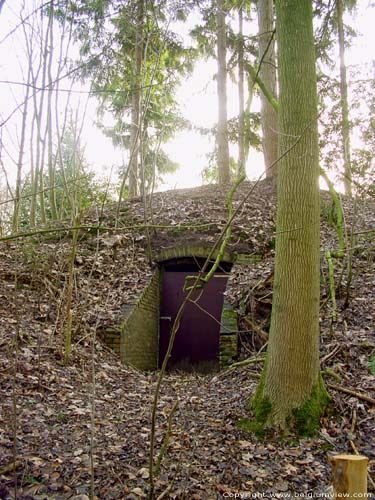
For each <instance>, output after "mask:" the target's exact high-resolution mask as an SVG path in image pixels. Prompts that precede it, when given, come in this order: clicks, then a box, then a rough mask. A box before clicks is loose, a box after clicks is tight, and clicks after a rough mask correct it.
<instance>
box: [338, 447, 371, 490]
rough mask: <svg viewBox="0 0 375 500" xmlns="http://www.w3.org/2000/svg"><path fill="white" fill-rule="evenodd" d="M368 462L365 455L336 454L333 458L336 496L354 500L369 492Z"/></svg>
mask: <svg viewBox="0 0 375 500" xmlns="http://www.w3.org/2000/svg"><path fill="white" fill-rule="evenodd" d="M367 462H368V458H367V457H365V456H363V455H347V454H340V455H334V456H333V457H332V458H331V465H332V486H333V492H334V498H342V497H343V494H344V493H345V498H346V499H349V500H354V499H357V500H358V498H360V497H361V498H363V497H364V496H365V494H366V493H367Z"/></svg>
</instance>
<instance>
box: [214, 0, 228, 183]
mask: <svg viewBox="0 0 375 500" xmlns="http://www.w3.org/2000/svg"><path fill="white" fill-rule="evenodd" d="M216 8H217V12H216V23H217V65H218V70H217V95H218V108H219V120H218V124H217V139H216V140H217V164H218V169H219V184H223V183H226V182H229V181H230V172H229V147H228V117H227V62H226V54H227V32H226V25H225V14H226V11H225V1H224V0H217V5H216Z"/></svg>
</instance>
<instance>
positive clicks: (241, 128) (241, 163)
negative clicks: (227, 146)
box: [238, 5, 246, 175]
mask: <svg viewBox="0 0 375 500" xmlns="http://www.w3.org/2000/svg"><path fill="white" fill-rule="evenodd" d="M238 35H239V36H238V103H239V110H238V175H244V174H245V173H246V167H245V94H244V57H243V51H244V47H243V7H242V5H241V6H240V7H239V11H238Z"/></svg>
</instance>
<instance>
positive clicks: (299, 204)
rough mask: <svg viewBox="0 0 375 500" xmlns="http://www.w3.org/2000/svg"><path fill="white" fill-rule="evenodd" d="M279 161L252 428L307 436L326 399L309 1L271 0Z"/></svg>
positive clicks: (316, 146) (315, 98) (316, 421)
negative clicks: (266, 331)
mask: <svg viewBox="0 0 375 500" xmlns="http://www.w3.org/2000/svg"><path fill="white" fill-rule="evenodd" d="M276 7H277V33H278V46H279V58H278V62H279V78H280V109H279V116H278V119H279V130H280V138H279V156H280V157H281V160H280V162H279V172H278V209H277V238H276V261H275V282H274V293H273V304H272V317H271V330H270V337H269V345H268V353H267V361H266V364H265V368H264V371H263V374H262V379H261V382H260V384H259V387H258V390H257V394H256V396H255V398H254V399H253V401H252V406H253V409H254V413H255V417H256V419H257V420H258V423H260V422H261V421H262V423H263V424H264V425H265V426H267V425H270V426H272V427H275V428H281V429H286V428H293V427H295V428H296V430H297V431H298V432H299V433H301V434H307V435H309V434H312V433H313V432H314V431H315V430H316V428H317V426H318V425H319V417H320V415H321V413H322V411H323V409H324V407H325V405H326V404H327V401H328V395H327V393H326V391H325V388H324V385H323V382H322V379H321V377H320V366H319V298H320V294H319V288H320V287H319V277H320V238H319V221H320V208H319V183H318V181H319V155H318V153H319V151H318V132H317V114H318V113H317V91H316V72H315V51H314V38H313V27H312V4H311V0H277V1H276Z"/></svg>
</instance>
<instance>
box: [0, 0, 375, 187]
mask: <svg viewBox="0 0 375 500" xmlns="http://www.w3.org/2000/svg"><path fill="white" fill-rule="evenodd" d="M371 3H372V2H370V0H359V9H358V14H357V15H356V17H355V20H354V21H352V24H354V25H355V27H356V28H357V30H358V32H359V35H358V37H357V38H356V40H355V44H354V46H353V47H352V48H351V49H350V50H349V51H348V53H347V64H348V65H352V64H361V63H368V62H370V61H371V60H372V59H373V58H375V56H374V55H373V46H374V41H375V37H374V26H375V8H374V7H371V6H370V5H371ZM17 4H19V0H12V1H11V2H10V0H8V2H6V3H5V6H4V7H3V10H2V12H1V14H0V40H2V39H3V37H4V35H6V34H7V33H8V32H9V29H10V28H12V26H14V16H13V15H12V13H11V10H12V9H14V12H18V10H17ZM187 31H188V30H187V26H184V27H183V26H182V27H181V36H182V37H183V38H184V39H185V40H187V37H188V35H187ZM19 43H20V42H19V41H17V37H16V38H14V37H9V38H8V39H7V40H6V41H5V42H1V43H0V75H1V76H0V80H12V81H18V80H19V79H20V75H21V72H22V68H23V67H24V64H23V62H22V60H23V57H24V56H23V54H22V52H21V51H20V49H19ZM215 72H216V66H215V62H214V61H213V60H208V61H200V62H199V63H198V64H197V66H196V68H195V70H194V72H193V74H192V75H191V76H190V77H189V78H187V79H186V80H185V81H183V82H182V85H181V87H180V88H179V90H178V97H177V99H178V102H179V103H180V106H181V111H182V114H183V115H184V116H185V117H186V118H187V119H188V120H190V121H191V122H192V123H193V124H194V125H196V126H201V127H207V128H208V127H212V126H213V125H214V124H215V123H216V121H217V97H216V83H215V81H214V79H213V77H214V75H215ZM75 90H78V87H76V88H75ZM18 91H19V87H18V86H12V87H9V85H5V84H0V112H1V116H2V117H4V116H6V115H7V113H8V112H9V111H10V110H11V109H13V108H14V106H15V104H16V103H18V102H19V100H20V99H19V97H18V95H17V92H18ZM78 99H80V102H81V104H80V107H81V109H83V108H84V106H85V96H84V95H82V96H79V95H76V97H75V100H76V104H78ZM254 110H256V111H258V110H259V102H258V101H257V100H256V99H254V105H253V111H254ZM237 113H238V99H237V90H236V87H235V86H234V84H232V83H229V84H228V116H229V117H232V116H235V115H236V114H237ZM95 122H96V102H95V100H94V99H90V101H89V103H88V106H87V111H86V115H85V127H84V129H83V136H82V140H83V143H84V144H85V153H86V158H87V160H88V162H89V164H90V165H91V166H92V168H93V169H95V170H96V171H97V172H98V173H99V174H101V175H109V172H110V171H111V168H112V166H113V165H115V166H118V165H120V164H122V163H123V162H125V163H126V161H127V158H126V154H125V155H124V153H123V152H121V151H119V150H117V149H115V148H114V147H113V145H112V143H111V141H110V140H109V139H107V138H105V137H104V136H103V134H102V133H101V132H100V131H99V130H98V129H97V128H96V126H95ZM7 127H8V129H9V130H8V131H7V132H8V133H7V136H8V138H9V140H10V141H11V142H12V143H13V144H9V146H8V147H9V151H12V150H13V151H15V150H16V149H17V140H18V139H17V133H18V129H17V127H19V120H18V122H17V121H16V120H13V121H12V120H11V121H10V122H9V123H8V124H7ZM164 149H165V150H166V152H167V153H168V154H169V155H170V157H171V159H172V160H173V161H176V162H177V163H179V164H180V169H179V170H178V172H177V173H176V174H172V175H167V176H165V177H164V183H163V185H162V186H161V187H160V188H161V189H163V190H165V189H172V188H183V187H191V186H197V185H200V184H201V183H202V178H201V172H202V169H203V167H204V166H205V165H206V164H207V154H208V153H209V152H210V151H212V149H213V144H212V143H211V142H210V139H208V138H207V137H203V136H201V135H200V134H199V133H197V132H192V131H184V132H178V133H177V134H176V136H175V138H174V139H173V140H171V141H170V142H169V143H168V144H167V145H165V147H164ZM231 154H232V155H233V156H234V158H236V157H237V151H236V148H233V149H232V150H231ZM13 155H14V153H13ZM7 165H8V170H9V169H10V172H8V173H9V174H10V178H12V171H13V174H14V169H15V167H12V166H11V163H10V162H7ZM115 170H116V169H113V170H112V175H113V172H114V171H115ZM262 170H263V158H262V155H261V154H260V153H256V152H251V156H250V158H249V164H248V166H247V173H248V177H249V178H257V177H258V176H259V175H260V173H261V172H262Z"/></svg>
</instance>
